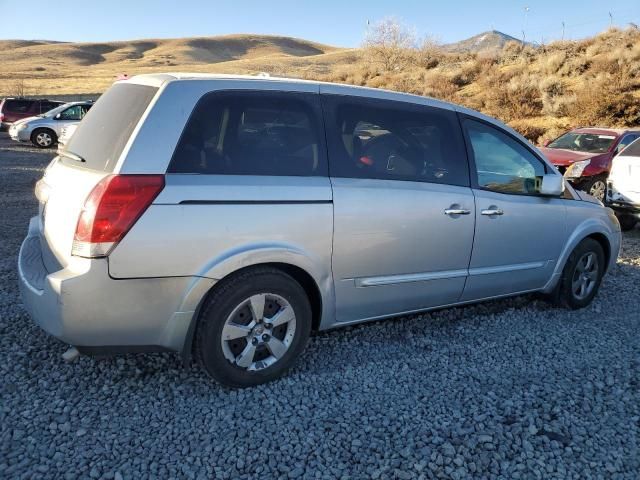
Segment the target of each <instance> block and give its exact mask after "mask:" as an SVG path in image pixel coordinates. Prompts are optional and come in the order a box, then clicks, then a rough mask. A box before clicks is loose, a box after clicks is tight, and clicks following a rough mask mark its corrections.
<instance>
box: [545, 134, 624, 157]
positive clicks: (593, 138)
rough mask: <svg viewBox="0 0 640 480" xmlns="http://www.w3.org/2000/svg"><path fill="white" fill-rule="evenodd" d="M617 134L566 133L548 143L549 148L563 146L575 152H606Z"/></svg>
mask: <svg viewBox="0 0 640 480" xmlns="http://www.w3.org/2000/svg"><path fill="white" fill-rule="evenodd" d="M615 139H616V136H615V135H601V134H596V133H571V132H569V133H565V134H564V135H562V136H561V137H559V138H556V139H555V140H554V141H553V142H551V143H550V144H549V145H547V148H563V149H565V150H573V151H575V152H588V153H604V152H607V151H609V148H611V144H613V142H614V140H615Z"/></svg>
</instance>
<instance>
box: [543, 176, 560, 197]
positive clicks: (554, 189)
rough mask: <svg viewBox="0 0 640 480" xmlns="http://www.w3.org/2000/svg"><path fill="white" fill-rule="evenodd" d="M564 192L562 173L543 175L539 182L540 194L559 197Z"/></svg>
mask: <svg viewBox="0 0 640 480" xmlns="http://www.w3.org/2000/svg"><path fill="white" fill-rule="evenodd" d="M563 193H564V177H563V176H562V175H553V174H549V175H543V176H542V183H541V184H540V195H545V196H547V197H559V196H560V195H562V194H563Z"/></svg>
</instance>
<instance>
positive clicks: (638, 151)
mask: <svg viewBox="0 0 640 480" xmlns="http://www.w3.org/2000/svg"><path fill="white" fill-rule="evenodd" d="M620 156H621V157H640V140H638V139H636V140H635V141H634V142H633V143H631V144H630V145H629V146H627V147H626V148H625V149H624V150H622V152H621V153H620Z"/></svg>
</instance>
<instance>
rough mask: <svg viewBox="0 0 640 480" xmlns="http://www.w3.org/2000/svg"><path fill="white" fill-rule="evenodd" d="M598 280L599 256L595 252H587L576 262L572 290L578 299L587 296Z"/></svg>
mask: <svg viewBox="0 0 640 480" xmlns="http://www.w3.org/2000/svg"><path fill="white" fill-rule="evenodd" d="M597 282H598V258H597V257H596V254H595V253H594V252H587V253H585V254H584V255H582V257H580V260H578V263H577V264H576V268H575V270H574V272H573V278H572V280H571V290H572V291H573V294H574V295H575V297H576V298H577V299H578V300H584V299H585V298H587V297H588V296H589V295H590V294H591V292H593V289H594V288H595V286H596V283H597Z"/></svg>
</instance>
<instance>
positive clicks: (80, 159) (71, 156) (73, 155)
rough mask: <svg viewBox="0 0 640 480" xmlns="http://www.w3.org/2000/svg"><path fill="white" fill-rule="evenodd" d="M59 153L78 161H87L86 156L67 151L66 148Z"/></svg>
mask: <svg viewBox="0 0 640 480" xmlns="http://www.w3.org/2000/svg"><path fill="white" fill-rule="evenodd" d="M59 155H60V156H61V157H67V158H70V159H71V160H75V161H76V162H82V163H85V162H86V160H85V159H84V158H82V157H81V156H80V155H76V154H75V153H72V152H67V151H66V150H62V151H61V152H60V153H59Z"/></svg>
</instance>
